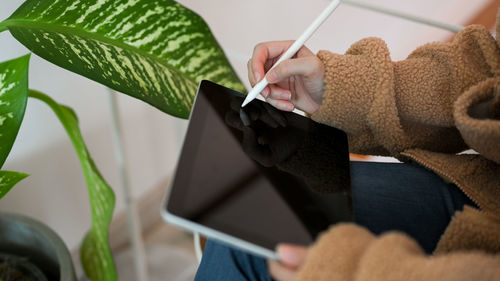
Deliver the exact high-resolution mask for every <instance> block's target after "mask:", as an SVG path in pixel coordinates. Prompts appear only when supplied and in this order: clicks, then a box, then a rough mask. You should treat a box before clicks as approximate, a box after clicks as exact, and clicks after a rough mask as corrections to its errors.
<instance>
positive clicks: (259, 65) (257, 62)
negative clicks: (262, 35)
mask: <svg viewBox="0 0 500 281" xmlns="http://www.w3.org/2000/svg"><path fill="white" fill-rule="evenodd" d="M292 44H293V41H274V42H265V43H259V44H257V45H256V46H255V48H254V50H253V54H252V59H251V68H252V73H253V75H254V76H259V77H260V78H263V77H264V74H265V69H264V66H265V64H266V62H267V61H268V60H272V59H274V58H276V57H279V56H280V55H281V54H283V53H284V52H285V51H286V50H287V49H288V47H290V46H291V45H292ZM259 80H260V79H256V81H259Z"/></svg>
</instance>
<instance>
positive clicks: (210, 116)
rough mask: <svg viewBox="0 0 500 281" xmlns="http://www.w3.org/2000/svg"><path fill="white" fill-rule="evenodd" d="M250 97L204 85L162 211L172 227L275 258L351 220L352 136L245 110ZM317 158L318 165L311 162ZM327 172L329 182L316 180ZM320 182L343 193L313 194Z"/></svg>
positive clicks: (262, 107) (264, 110)
mask: <svg viewBox="0 0 500 281" xmlns="http://www.w3.org/2000/svg"><path fill="white" fill-rule="evenodd" d="M244 97H245V96H244V95H242V94H240V93H238V92H236V91H233V90H231V89H228V88H225V87H222V86H220V85H217V84H215V83H212V82H209V81H202V82H201V83H200V86H199V89H198V94H197V98H196V101H195V104H194V107H193V110H192V112H191V117H190V123H189V127H188V130H187V134H186V137H185V141H184V146H183V149H182V152H181V155H180V158H179V161H178V165H177V170H176V173H175V176H174V179H173V181H172V184H171V185H170V187H169V191H168V192H167V197H166V199H165V206H164V207H163V210H162V214H163V217H164V218H165V219H166V220H167V221H168V222H170V223H173V224H176V225H178V226H181V227H183V228H186V229H188V230H191V231H194V232H199V233H200V234H202V235H205V236H208V237H211V238H214V239H217V240H219V241H221V242H225V243H229V244H231V245H233V246H236V247H239V248H242V249H245V250H247V251H251V252H253V253H255V254H258V255H261V256H264V257H266V258H272V259H276V254H275V252H274V249H275V247H276V245H277V244H278V243H282V242H285V243H293V244H299V245H308V244H310V243H311V242H312V241H314V239H315V238H316V236H317V235H318V234H319V232H321V231H323V230H325V229H326V228H327V227H328V226H329V225H331V224H334V223H338V222H340V221H350V220H351V219H352V213H351V209H350V192H349V191H350V176H349V156H348V148H347V137H346V136H345V134H344V133H343V132H342V131H340V130H337V129H335V128H332V127H328V126H325V125H321V124H318V123H315V122H313V121H311V120H310V119H308V118H306V117H303V116H300V115H297V114H295V113H288V112H280V111H277V110H275V109H274V108H272V107H270V106H269V105H267V104H264V103H263V102H261V101H259V100H255V101H253V102H252V103H251V104H249V105H248V106H247V107H245V110H247V111H248V112H247V113H245V112H238V110H239V106H240V105H241V102H243V100H244ZM242 114H243V116H242ZM276 120H277V121H276ZM249 123H250V124H249ZM280 123H281V125H280ZM284 124H285V126H283V125H284ZM245 125H247V126H245ZM276 125H278V126H276ZM314 136H318V137H317V139H314ZM321 136H327V137H321ZM322 147H325V149H323V150H321V151H315V148H317V149H321V148H322ZM311 149H312V152H311V153H308V152H307V151H308V150H309V151H311ZM328 153H330V154H331V155H329V154H328ZM315 154H318V155H317V156H315V157H317V158H318V159H317V161H316V159H308V158H307V157H308V155H313V156H314V155H315ZM304 157H305V158H304ZM294 161H295V162H297V163H298V166H297V164H294V163H295V162H294ZM302 163H304V165H305V166H304V167H300V165H302ZM314 165H318V167H314ZM290 167H291V168H290ZM324 168H327V169H329V170H327V172H328V173H326V175H327V176H326V177H325V176H322V173H319V172H318V175H315V171H320V170H321V169H323V170H324ZM330 170H331V173H330ZM323 174H325V172H324V171H323ZM315 177H317V178H315ZM325 178H326V180H325ZM321 180H323V181H324V183H321V182H320V183H321V185H320V186H326V187H327V189H329V190H335V191H337V192H336V193H330V194H322V193H318V192H317V191H314V190H312V188H311V186H312V185H314V184H311V183H310V182H312V183H317V182H318V181H321Z"/></svg>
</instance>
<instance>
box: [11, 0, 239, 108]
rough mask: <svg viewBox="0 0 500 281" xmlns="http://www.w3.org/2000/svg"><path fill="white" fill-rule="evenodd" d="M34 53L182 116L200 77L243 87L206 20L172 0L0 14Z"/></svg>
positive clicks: (34, 3)
mask: <svg viewBox="0 0 500 281" xmlns="http://www.w3.org/2000/svg"><path fill="white" fill-rule="evenodd" d="M4 24H5V25H6V26H7V27H8V28H9V30H10V32H11V33H12V35H13V36H14V37H15V38H16V39H17V40H19V41H20V42H21V43H22V44H24V45H25V46H26V47H27V48H28V49H30V50H32V51H33V52H34V53H35V54H37V55H39V56H41V57H43V58H45V59H46V60H48V61H51V62H53V63H55V64H57V65H59V66H61V67H63V68H66V69H68V70H70V71H73V72H76V73H79V74H81V75H84V76H86V77H88V78H90V79H93V80H95V81H97V82H100V83H102V84H104V85H106V86H108V87H110V88H112V89H114V90H117V91H120V92H123V93H125V94H128V95H130V96H133V97H136V98H138V99H141V100H143V101H145V102H147V103H149V104H151V105H153V106H155V107H157V108H158V109H160V110H162V111H164V112H166V113H169V114H172V115H174V116H179V117H183V118H187V117H188V115H189V112H190V109H191V106H192V103H193V100H194V95H195V93H196V88H197V86H198V83H199V82H200V80H202V79H207V80H211V81H213V82H215V83H218V84H222V85H224V86H227V87H230V88H233V89H235V90H238V91H244V90H245V89H244V86H243V84H242V83H241V81H240V80H239V79H238V77H237V75H236V73H235V72H234V70H233V68H232V67H231V65H230V64H229V62H228V60H227V58H226V56H225V55H224V53H223V51H222V50H221V48H220V46H219V44H218V43H217V41H216V40H215V38H214V37H213V35H212V34H211V32H210V29H209V28H208V26H207V24H206V23H205V22H204V21H203V19H202V18H201V17H200V16H198V15H197V14H195V13H194V12H192V11H190V10H189V9H187V8H185V7H183V6H182V5H180V4H178V3H176V2H175V1H173V0H157V1H151V0H46V1H40V0H28V1H26V2H25V3H24V4H23V5H22V6H21V7H20V8H19V9H18V10H17V11H16V12H15V13H14V14H13V15H12V16H11V17H10V18H9V19H7V20H6V21H4Z"/></svg>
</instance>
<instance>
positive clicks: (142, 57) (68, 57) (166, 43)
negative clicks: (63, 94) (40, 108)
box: [0, 0, 245, 281]
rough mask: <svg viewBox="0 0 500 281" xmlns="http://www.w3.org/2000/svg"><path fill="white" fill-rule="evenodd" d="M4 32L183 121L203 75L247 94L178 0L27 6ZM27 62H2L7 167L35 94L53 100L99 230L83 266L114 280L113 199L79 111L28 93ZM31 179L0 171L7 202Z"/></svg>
mask: <svg viewBox="0 0 500 281" xmlns="http://www.w3.org/2000/svg"><path fill="white" fill-rule="evenodd" d="M2 31H9V32H10V33H11V34H12V36H13V37H14V38H16V39H17V40H18V41H19V42H20V43H22V44H23V45H24V46H26V47H27V48H28V49H29V50H31V52H33V53H34V54H36V55H38V56H40V57H42V58H44V59H46V60H48V61H50V62H52V63H54V64H56V65H58V66H60V67H63V68H65V69H67V70H69V71H72V72H75V73H78V74H81V75H83V76H85V77H88V78H90V79H92V80H94V81H97V82H99V83H102V84H104V85H106V86H108V87H109V88H112V89H113V90H116V91H118V92H121V93H124V94H127V95H129V96H132V97H135V98H137V99H140V100H142V101H144V102H146V103H148V104H150V105H152V106H154V107H156V108H157V109H159V110H161V111H163V112H165V113H167V114H170V115H173V116H176V117H179V118H187V117H188V115H189V112H190V109H191V105H192V103H193V100H194V95H195V92H196V88H197V85H198V82H199V81H200V80H202V79H208V80H211V81H214V82H216V83H219V84H222V85H224V86H227V87H230V88H233V89H236V90H239V91H244V90H245V89H244V86H243V84H242V83H241V81H240V80H239V79H238V77H237V75H236V74H235V72H234V70H233V68H232V67H231V65H230V64H229V62H228V60H227V58H226V57H225V55H224V53H223V51H222V50H221V48H220V46H219V45H218V43H217V42H216V40H215V38H214V37H213V35H212V34H211V32H210V30H209V28H208V26H207V25H206V23H205V22H204V21H203V19H202V18H201V17H200V16H198V15H197V14H195V13H194V12H192V11H190V10H189V9H187V8H185V7H183V6H182V5H180V4H178V3H176V2H175V1H173V0H157V1H150V0H94V1H90V0H89V1H77V0H75V1H70V0H46V1H39V0H27V1H25V2H24V3H23V4H22V5H21V6H20V7H19V8H18V9H17V10H16V11H15V12H14V14H13V15H12V16H11V17H9V18H8V19H6V20H4V21H2V22H0V32H2ZM28 66H29V55H28V56H24V57H21V58H18V59H14V60H11V61H8V62H4V63H1V64H0V167H1V166H2V165H3V163H4V162H5V159H6V157H7V155H8V153H9V152H10V149H11V147H12V145H13V143H14V141H15V138H16V136H17V132H18V130H19V127H20V124H21V122H22V119H23V116H24V111H25V108H26V103H27V100H28V97H30V98H33V99H38V100H40V101H42V102H45V103H46V104H47V105H48V106H49V107H50V108H51V109H52V110H53V111H54V112H55V114H56V115H57V117H58V118H59V120H60V121H61V122H62V124H63V126H64V128H65V129H66V131H67V132H68V134H69V137H70V139H71V141H72V143H73V145H74V147H75V150H76V152H77V155H78V157H79V160H80V162H81V165H82V169H83V172H84V174H85V179H86V183H87V187H88V193H89V200H90V205H91V213H92V214H91V215H92V228H91V230H90V231H89V232H88V234H87V235H86V236H85V238H84V240H83V243H82V247H81V260H82V264H83V267H84V270H85V272H86V274H87V276H88V277H89V278H90V279H92V280H106V281H108V280H116V279H117V276H116V270H115V268H114V263H113V260H112V256H111V251H110V249H109V244H108V226H109V223H110V221H111V217H112V213H113V208H114V200H115V199H114V193H113V191H112V189H111V188H110V187H109V185H108V184H107V183H106V181H105V180H104V179H103V177H102V176H101V175H100V173H99V171H98V169H97V168H96V166H95V164H94V163H93V161H92V158H91V157H90V155H89V153H88V150H87V148H86V147H85V143H84V141H83V138H82V136H81V133H80V130H79V128H78V120H77V117H76V114H75V113H74V112H73V111H72V110H71V109H70V108H68V107H66V106H63V105H60V104H58V103H57V102H55V101H54V100H52V99H51V98H50V97H49V96H47V95H45V94H43V93H40V92H38V91H36V90H30V89H29V84H28V75H27V73H28V72H27V70H28ZM26 176H27V175H25V174H23V173H19V172H10V171H0V198H1V197H3V196H4V195H5V194H6V193H7V192H8V191H9V190H10V189H11V188H12V187H13V186H14V185H15V184H16V183H17V182H19V181H20V180H22V179H23V178H25V177H26ZM4 281H7V280H4Z"/></svg>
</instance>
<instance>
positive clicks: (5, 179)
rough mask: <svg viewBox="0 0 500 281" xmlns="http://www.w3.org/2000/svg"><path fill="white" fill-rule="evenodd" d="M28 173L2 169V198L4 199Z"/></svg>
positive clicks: (0, 194) (0, 173)
mask: <svg viewBox="0 0 500 281" xmlns="http://www.w3.org/2000/svg"><path fill="white" fill-rule="evenodd" d="M27 176H28V175H27V174H24V173H19V172H10V171H0V199H2V198H3V197H4V196H5V195H6V194H7V193H9V191H10V190H11V189H12V188H13V187H14V185H16V184H17V183H18V182H20V181H21V180H23V179H24V178H26V177H27Z"/></svg>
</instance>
